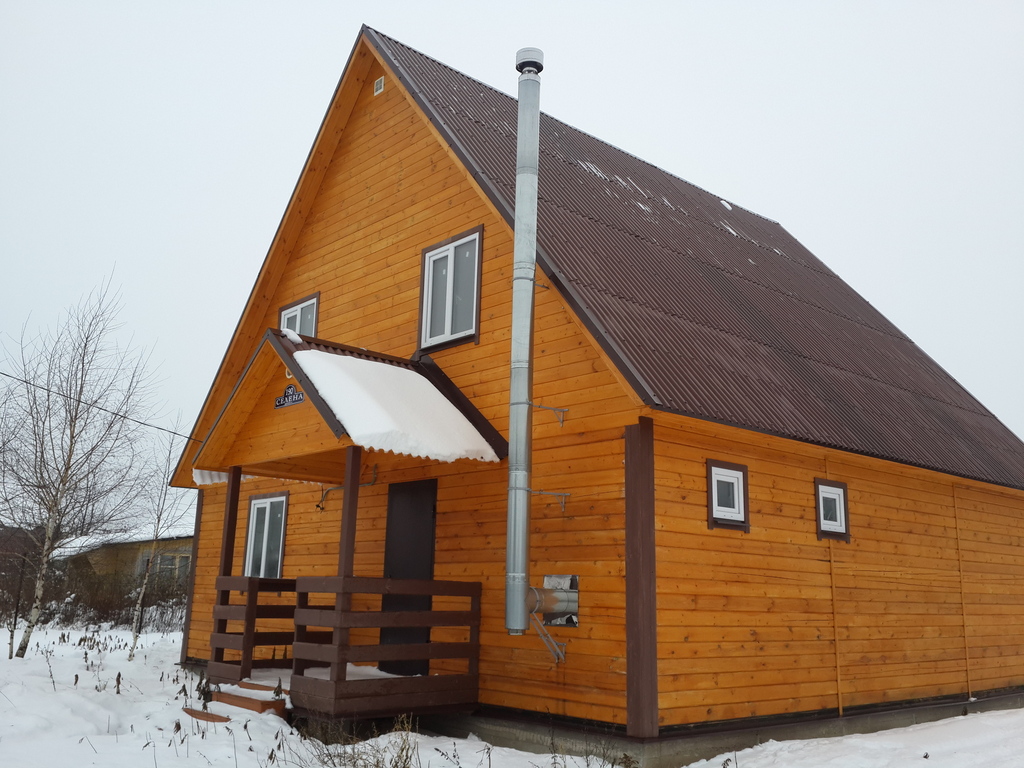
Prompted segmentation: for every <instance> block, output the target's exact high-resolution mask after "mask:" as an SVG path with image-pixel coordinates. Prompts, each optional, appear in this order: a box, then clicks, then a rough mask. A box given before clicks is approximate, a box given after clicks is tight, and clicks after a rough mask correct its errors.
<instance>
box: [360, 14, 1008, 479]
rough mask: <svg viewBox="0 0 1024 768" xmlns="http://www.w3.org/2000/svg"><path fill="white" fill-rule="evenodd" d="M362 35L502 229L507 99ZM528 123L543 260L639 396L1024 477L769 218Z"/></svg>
mask: <svg viewBox="0 0 1024 768" xmlns="http://www.w3.org/2000/svg"><path fill="white" fill-rule="evenodd" d="M364 33H365V34H366V36H367V38H368V39H369V41H370V42H371V44H373V45H374V46H375V47H376V48H377V50H378V51H379V52H380V53H381V55H382V56H383V57H384V59H385V60H386V61H387V62H388V63H389V65H390V66H391V67H392V69H394V70H395V72H396V74H397V75H398V76H399V77H400V78H401V79H402V81H403V83H404V84H405V86H406V87H407V88H408V89H409V90H410V91H411V92H412V93H413V94H414V96H415V97H416V99H417V101H418V102H419V103H420V105H421V106H422V107H423V109H424V110H425V111H426V113H427V114H428V115H429V116H430V117H431V119H432V121H433V122H434V124H435V126H436V127H437V128H438V130H439V131H440V132H441V134H442V135H443V136H445V137H446V138H447V139H448V141H449V142H450V143H451V145H452V146H453V148H454V149H455V151H456V152H457V153H458V154H459V156H460V157H461V158H462V160H463V161H464V162H465V163H466V165H467V167H468V168H469V169H470V171H471V172H472V173H473V175H474V176H475V177H476V178H477V180H478V181H479V182H480V184H481V186H482V187H483V189H484V190H485V191H486V192H487V194H488V195H489V196H490V197H491V199H492V200H493V201H494V203H495V204H496V205H497V207H498V209H499V210H500V211H502V212H503V213H504V215H505V217H506V219H507V220H508V221H509V223H510V224H511V223H512V221H513V208H512V202H513V200H514V197H515V195H514V190H515V148H516V100H515V99H513V98H511V97H509V96H507V95H505V94H504V93H501V92H500V91H497V90H495V89H493V88H491V87H489V86H487V85H484V84H483V83H480V82H478V81H476V80H473V79H472V78H470V77H467V76H466V75H463V74H461V73H459V72H457V71H455V70H453V69H451V68H450V67H447V66H446V65H444V64H441V63H440V62H438V61H436V60H434V59H431V58H429V57H427V56H424V55H423V54H421V53H418V52H417V51H414V50H413V49H411V48H409V47H407V46H405V45H403V44H401V43H399V42H397V41H396V40H392V39H391V38H388V37H386V36H384V35H382V34H380V33H379V32H376V31H374V30H372V29H369V28H364ZM540 131H541V136H540V149H541V160H540V183H539V186H540V204H539V220H538V260H539V262H540V264H541V267H542V268H543V269H544V271H545V272H546V273H547V275H548V277H549V278H550V279H551V280H552V281H553V282H554V283H555V284H556V285H557V286H558V287H559V289H560V290H561V291H562V292H563V293H564V294H565V295H566V297H567V298H568V299H569V300H570V301H571V302H572V303H573V305H574V308H575V309H576V311H577V312H578V313H579V314H580V315H581V317H582V318H583V320H584V322H586V323H587V324H588V326H589V327H590V329H591V330H592V331H593V332H594V334H595V336H596V338H597V339H598V340H599V341H600V342H601V344H602V345H603V346H604V348H605V350H606V352H607V353H608V354H609V355H610V356H611V357H612V359H613V360H615V361H616V362H617V363H618V364H619V366H620V368H621V370H622V371H623V373H624V375H626V376H627V377H628V378H629V379H630V380H631V381H632V382H633V384H634V386H635V388H636V390H637V392H638V394H639V395H640V396H641V397H643V398H644V400H645V401H646V402H647V403H648V404H650V405H652V406H654V407H656V408H659V409H662V410H666V411H672V412H674V413H680V414H685V415H688V416H694V417H696V418H700V419H706V420H711V421H715V422H721V423H726V424H732V425H735V426H739V427H744V428H748V429H754V430H758V431H762V432H767V433H770V434H775V435H780V436H783V437H788V438H794V439H797V440H802V441H806V442H810V443H816V444H820V445H827V446H832V447H836V448H841V449H844V450H848V451H853V452H856V453H861V454H866V455H870V456H878V457H881V458H885V459H891V460H894V461H898V462H901V463H905V464H912V465H915V466H921V467H927V468H930V469H936V470H939V471H942V472H947V473H950V474H954V475H959V476H962V477H970V478H976V479H979V480H985V481H989V482H993V483H997V484H999V485H1005V486H1009V487H1014V488H1024V444H1022V443H1021V441H1020V440H1019V439H1018V438H1017V437H1016V436H1015V435H1014V434H1013V433H1012V432H1011V431H1010V430H1009V429H1007V428H1006V427H1005V426H1004V425H1003V424H1002V423H1000V422H999V420H998V419H996V418H995V417H994V416H993V415H992V414H991V413H990V412H989V411H988V410H987V409H986V408H985V407H984V406H982V405H981V404H980V403H979V402H978V401H977V400H975V399H974V398H973V397H972V396H971V395H970V393H969V392H967V391H966V390H965V389H964V388H963V387H961V386H960V385H959V384H958V383H957V382H956V381H955V380H954V379H953V378H952V377H951V376H950V375H949V374H948V373H946V372H945V371H944V370H943V369H942V368H941V367H940V366H939V365H938V364H937V363H935V361H934V360H932V359H931V358H930V357H928V355H926V354H925V353H924V352H923V351H922V350H921V349H919V348H918V347H917V345H915V344H914V343H913V342H912V341H911V340H910V339H908V338H907V337H906V336H905V335H903V333H901V332H900V330H899V329H898V328H896V327H895V326H894V325H893V324H892V323H890V322H889V321H888V320H886V318H885V317H883V316H882V315H881V314H880V313H879V312H878V311H877V310H876V309H875V308H874V307H872V306H871V305H870V304H869V303H868V302H867V301H865V300H864V299H863V298H862V297H861V296H860V295H858V294H857V292H856V291H854V290H853V289H852V288H850V286H848V285H847V284H846V283H844V282H843V281H842V280H841V279H840V278H839V277H838V276H837V275H836V274H835V273H834V272H832V271H831V270H830V269H829V268H828V267H827V266H826V265H825V264H823V263H822V262H821V261H820V260H819V259H818V258H816V257H815V256H814V254H812V253H811V252H810V251H808V250H807V249H806V248H804V247H803V246H802V245H801V244H800V243H799V242H798V241H797V240H796V239H795V238H794V237H793V236H792V235H790V234H789V233H788V232H787V231H786V230H785V229H784V228H783V227H782V226H780V225H779V224H778V223H776V222H774V221H771V220H769V219H766V218H764V217H761V216H758V215H757V214H754V213H752V212H750V211H747V210H745V209H743V208H742V207H740V206H737V205H736V204H734V203H731V202H730V203H728V204H724V203H723V202H722V200H721V198H719V197H718V196H716V195H713V194H711V193H709V192H707V191H705V190H703V189H701V188H699V187H696V186H694V185H692V184H690V183H688V182H686V181H684V180H682V179H680V178H678V177H676V176H673V175H672V174H670V173H666V172H665V171H662V170H660V169H659V168H656V167H654V166H652V165H651V164H649V163H646V162H644V161H643V160H640V159H639V158H636V157H634V156H632V155H630V154H628V153H626V152H623V151H621V150H619V149H616V148H615V147H612V146H610V145H609V144H606V143H604V142H602V141H600V140H598V139H596V138H594V137H593V136H590V135H588V134H586V133H583V132H581V131H578V130H576V129H575V128H573V127H571V126H569V125H566V124H565V123H562V122H560V121H558V120H556V119H554V118H552V117H550V116H548V115H543V116H542V118H541V129H540Z"/></svg>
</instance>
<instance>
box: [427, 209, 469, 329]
mask: <svg viewBox="0 0 1024 768" xmlns="http://www.w3.org/2000/svg"><path fill="white" fill-rule="evenodd" d="M482 232H483V227H477V228H476V229H474V230H471V231H469V232H464V233H462V234H461V235H456V236H455V237H453V238H451V239H450V240H446V241H445V242H443V243H439V244H438V245H435V246H431V247H430V248H427V249H426V250H424V251H423V296H422V316H421V318H420V346H422V347H424V348H425V347H433V346H436V345H438V344H444V343H446V342H450V341H455V340H458V339H465V338H469V337H475V336H476V333H477V325H478V320H479V316H480V241H481V235H482Z"/></svg>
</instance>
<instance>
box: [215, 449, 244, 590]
mask: <svg viewBox="0 0 1024 768" xmlns="http://www.w3.org/2000/svg"><path fill="white" fill-rule="evenodd" d="M241 487H242V468H241V467H231V469H229V470H228V496H227V500H226V501H225V502H224V534H223V536H222V538H221V544H220V573H219V574H218V575H219V576H230V575H231V566H232V564H233V561H234V557H235V528H236V526H237V523H238V495H239V493H240V491H241Z"/></svg>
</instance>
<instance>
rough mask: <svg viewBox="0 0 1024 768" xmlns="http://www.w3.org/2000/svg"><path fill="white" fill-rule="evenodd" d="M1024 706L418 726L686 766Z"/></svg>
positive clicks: (992, 703)
mask: <svg viewBox="0 0 1024 768" xmlns="http://www.w3.org/2000/svg"><path fill="white" fill-rule="evenodd" d="M1022 707H1024V693H1015V694H1010V695H1006V696H998V697H992V698H986V699H982V700H977V701H966V700H965V701H959V702H943V703H937V704H928V705H922V706H916V707H907V708H902V709H895V710H889V711H879V712H871V713H865V714H857V715H846V716H844V717H833V718H828V719H821V720H809V721H802V722H794V723H787V724H777V725H764V726H757V727H749V728H737V729H735V730H728V731H718V732H713V733H708V732H701V733H694V732H690V733H671V734H667V735H664V736H660V737H658V738H656V739H633V738H629V737H627V736H623V735H621V734H618V733H615V732H610V731H604V730H601V729H599V728H597V727H596V726H595V728H594V729H587V728H586V727H584V726H582V725H580V726H575V725H566V724H554V723H544V722H541V721H540V719H526V718H522V719H516V718H503V717H501V716H499V715H492V714H488V715H481V714H476V715H434V716H428V717H421V718H419V727H420V730H421V731H423V732H430V733H435V734H438V735H442V736H452V737H454V738H465V737H466V736H468V735H469V734H471V733H472V734H474V735H476V736H477V737H479V738H480V739H483V740H484V741H486V742H488V743H490V744H493V745H495V746H500V747H511V748H513V749H518V750H522V751H524V752H533V753H536V754H544V753H549V752H555V753H560V754H569V755H581V756H583V755H593V756H596V757H600V758H603V759H605V760H607V761H608V762H610V763H614V764H618V765H627V766H639V767H640V768H680V766H686V765H689V764H690V763H693V762H696V761H697V760H705V759H708V758H712V757H715V756H716V755H721V754H727V753H730V752H739V751H740V750H742V749H746V748H747V747H753V746H756V745H758V744H762V743H764V742H766V741H771V740H774V741H787V740H793V739H815V738H828V737H831V736H845V735H847V734H853V733H874V732H876V731H884V730H888V729H890V728H903V727H905V726H908V725H916V724H918V723H930V722H934V721H936V720H942V719H945V718H949V717H960V716H963V715H965V714H970V713H974V712H987V711H991V710H1000V709H1020V708H1022ZM627 758H628V759H627ZM630 760H631V761H632V762H630Z"/></svg>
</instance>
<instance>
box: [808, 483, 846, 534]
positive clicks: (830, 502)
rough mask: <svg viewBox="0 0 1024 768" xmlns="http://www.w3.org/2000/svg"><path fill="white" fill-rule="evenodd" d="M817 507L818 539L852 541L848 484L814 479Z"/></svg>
mask: <svg viewBox="0 0 1024 768" xmlns="http://www.w3.org/2000/svg"><path fill="white" fill-rule="evenodd" d="M814 492H815V496H816V497H817V502H816V504H815V506H816V507H817V512H818V515H817V516H818V538H819V539H840V540H841V541H849V540H850V522H849V510H848V508H847V506H846V483H840V482H838V481H836V480H822V479H820V478H815V479H814Z"/></svg>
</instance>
